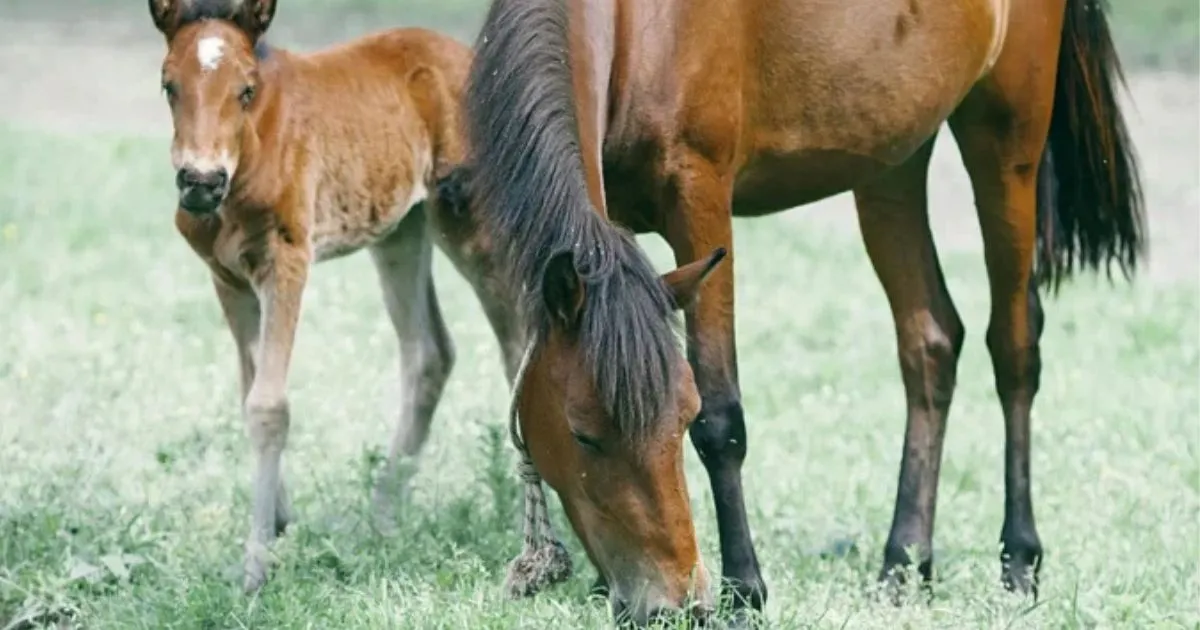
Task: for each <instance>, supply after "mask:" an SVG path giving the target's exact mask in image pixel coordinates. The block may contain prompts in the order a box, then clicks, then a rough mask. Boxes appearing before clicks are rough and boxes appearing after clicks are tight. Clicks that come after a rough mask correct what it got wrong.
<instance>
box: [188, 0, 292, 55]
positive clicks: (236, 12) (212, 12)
mask: <svg viewBox="0 0 1200 630" xmlns="http://www.w3.org/2000/svg"><path fill="white" fill-rule="evenodd" d="M243 1H244V0H243ZM241 10H242V5H241V3H240V2H236V1H235V0H192V1H191V2H184V3H183V4H182V6H180V7H179V13H178V14H176V15H175V28H176V29H180V28H183V27H185V26H187V25H188V24H192V23H194V22H202V21H204V20H226V21H229V22H233V23H234V24H239V20H240V18H241ZM270 55H271V46H270V45H269V44H267V42H266V39H265V38H262V37H260V38H259V39H258V41H256V42H254V57H255V58H256V59H258V60H259V61H265V60H266V59H267V57H269V56H270Z"/></svg>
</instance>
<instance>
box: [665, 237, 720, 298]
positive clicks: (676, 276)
mask: <svg viewBox="0 0 1200 630" xmlns="http://www.w3.org/2000/svg"><path fill="white" fill-rule="evenodd" d="M725 254H726V252H725V248H724V247H718V248H716V249H714V250H713V252H712V253H711V254H709V255H708V256H705V257H704V258H701V259H700V260H695V261H692V262H690V263H688V264H686V265H684V266H682V267H680V268H678V269H675V270H674V271H670V272H667V273H666V274H663V276H662V280H663V283H664V284H666V285H667V289H668V290H670V292H671V298H672V299H673V300H675V308H687V307H689V306H691V305H692V303H693V302H695V301H696V294H697V293H699V292H700V285H701V284H704V280H705V279H706V278H708V275H709V274H710V273H712V270H713V269H716V267H717V265H718V264H720V262H721V260H723V259H724V258H725Z"/></svg>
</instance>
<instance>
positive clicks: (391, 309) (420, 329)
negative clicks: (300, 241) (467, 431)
mask: <svg viewBox="0 0 1200 630" xmlns="http://www.w3.org/2000/svg"><path fill="white" fill-rule="evenodd" d="M425 222H426V216H425V210H424V208H423V207H417V208H413V209H412V210H411V211H410V212H409V214H408V216H406V217H405V218H404V219H403V221H402V222H401V224H400V225H399V226H398V227H397V228H396V231H395V232H393V233H392V234H390V235H389V236H388V237H387V238H386V239H385V240H383V241H382V242H380V243H377V244H375V245H373V246H372V247H371V250H370V251H371V258H372V260H373V261H374V262H375V268H376V270H377V271H378V273H379V280H380V284H381V286H382V288H383V298H384V304H385V305H386V306H387V312H388V317H389V318H390V319H391V321H392V325H393V326H394V327H395V329H396V336H397V337H398V338H399V341H400V389H401V391H400V396H401V401H400V413H399V418H398V419H397V422H396V431H395V434H394V435H393V437H392V443H391V447H390V449H389V452H388V459H387V464H386V465H385V467H384V471H383V476H382V477H381V478H380V481H379V483H378V485H377V486H376V488H375V497H374V504H375V512H376V515H377V516H378V517H379V518H378V519H377V521H378V524H379V525H380V526H381V527H382V528H383V529H385V530H386V529H389V526H390V524H391V518H392V517H393V516H394V515H393V514H392V505H393V504H392V499H393V498H394V497H395V496H396V494H397V493H398V492H403V491H404V490H405V489H406V485H407V483H408V480H409V477H410V476H411V471H406V470H402V469H401V468H402V465H403V464H404V463H405V462H402V461H401V459H402V458H411V457H415V456H416V455H417V454H418V453H419V452H420V451H421V447H423V446H424V445H425V440H426V439H427V438H428V437H429V426H430V424H431V422H432V420H433V413H434V410H435V409H436V407H437V404H438V401H439V400H440V399H441V397H442V390H443V389H444V388H445V385H446V381H447V380H448V379H449V376H450V371H451V369H452V368H453V366H454V344H453V342H452V341H451V339H450V333H449V331H447V329H446V324H445V322H444V321H443V320H442V312H441V309H440V308H439V306H438V300H437V293H436V291H435V289H434V286H433V264H432V263H433V246H432V243H431V242H430V240H429V238H428V237H427V235H426V231H425Z"/></svg>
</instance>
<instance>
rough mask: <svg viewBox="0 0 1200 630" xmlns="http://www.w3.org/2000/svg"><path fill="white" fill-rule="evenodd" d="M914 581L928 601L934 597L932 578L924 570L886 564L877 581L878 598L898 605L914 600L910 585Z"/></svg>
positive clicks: (922, 596)
mask: <svg viewBox="0 0 1200 630" xmlns="http://www.w3.org/2000/svg"><path fill="white" fill-rule="evenodd" d="M913 582H915V583H916V585H917V590H918V594H919V595H920V596H921V598H922V599H924V601H925V602H926V603H928V601H929V600H930V599H932V597H933V588H932V586H931V580H930V579H929V578H927V577H926V576H925V574H924V573H923V572H919V571H912V570H911V568H910V567H908V566H906V565H893V566H884V568H883V570H881V571H880V572H879V579H878V580H877V582H876V586H877V589H878V590H877V591H876V599H877V601H880V602H884V603H888V604H891V605H892V606H897V607H899V606H903V605H905V604H906V603H910V602H911V601H913V599H912V596H913V592H912V587H911V586H910V585H911V584H912V583H913Z"/></svg>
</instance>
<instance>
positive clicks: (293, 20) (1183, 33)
mask: <svg viewBox="0 0 1200 630" xmlns="http://www.w3.org/2000/svg"><path fill="white" fill-rule="evenodd" d="M4 3H5V4H7V5H8V8H5V9H0V15H4V16H6V17H7V16H14V17H19V18H20V17H35V18H37V17H55V18H62V17H65V18H68V19H71V18H80V19H95V18H101V19H108V18H114V17H119V18H125V17H126V16H128V17H129V18H132V19H137V20H144V19H146V18H145V11H146V8H145V3H144V2H143V1H141V0H5V1H4ZM1109 4H1110V5H1111V8H1112V27H1113V30H1114V31H1115V34H1116V37H1117V41H1118V46H1119V47H1120V48H1121V49H1122V55H1123V57H1124V59H1125V60H1126V61H1125V63H1126V64H1127V66H1128V67H1130V68H1131V69H1161V70H1178V71H1185V72H1197V70H1198V68H1200V2H1197V1H1196V0H1109ZM486 7H487V0H281V4H280V13H279V17H278V19H277V24H276V27H277V28H276V29H275V33H274V39H276V40H280V41H281V42H282V41H286V42H291V43H298V44H310V43H311V44H317V43H324V42H327V41H331V40H332V39H337V38H340V37H343V36H347V35H353V34H357V33H361V32H362V31H364V30H370V29H374V28H382V27H386V26H393V25H421V26H429V27H432V28H436V29H439V30H443V31H445V32H447V33H450V34H452V35H454V36H456V37H458V38H460V39H463V40H467V41H470V40H471V39H473V38H474V35H475V32H476V30H477V29H478V28H479V24H480V22H481V21H482V19H483V12H484V11H485V9H486Z"/></svg>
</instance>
